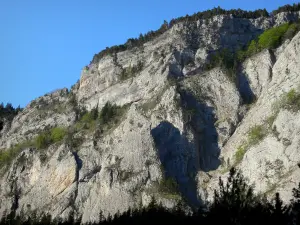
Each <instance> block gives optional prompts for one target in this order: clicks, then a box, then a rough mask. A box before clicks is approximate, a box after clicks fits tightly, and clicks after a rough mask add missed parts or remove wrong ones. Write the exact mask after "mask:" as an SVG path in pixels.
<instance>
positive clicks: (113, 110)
mask: <svg viewBox="0 0 300 225" xmlns="http://www.w3.org/2000/svg"><path fill="white" fill-rule="evenodd" d="M123 112H124V108H123V107H119V106H117V105H116V104H111V103H110V102H106V104H105V105H104V107H103V108H102V109H101V112H100V114H99V120H100V123H101V124H102V125H107V124H109V123H116V122H117V121H118V117H120V116H121V115H122V114H123Z"/></svg>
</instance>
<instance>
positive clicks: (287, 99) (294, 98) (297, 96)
mask: <svg viewBox="0 0 300 225" xmlns="http://www.w3.org/2000/svg"><path fill="white" fill-rule="evenodd" d="M281 108H283V109H287V110H292V111H295V112H296V111H298V110H300V93H299V92H298V91H296V90H295V89H291V90H290V91H289V92H287V93H285V94H283V95H282V96H281V97H280V99H279V100H278V101H277V102H275V103H274V104H273V110H274V111H275V116H276V115H277V114H278V112H279V110H280V109H281Z"/></svg>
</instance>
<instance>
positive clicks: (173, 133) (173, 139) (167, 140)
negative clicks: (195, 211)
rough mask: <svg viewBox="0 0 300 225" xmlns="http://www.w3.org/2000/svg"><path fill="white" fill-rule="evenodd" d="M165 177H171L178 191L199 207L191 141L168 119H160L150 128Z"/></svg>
mask: <svg viewBox="0 0 300 225" xmlns="http://www.w3.org/2000/svg"><path fill="white" fill-rule="evenodd" d="M151 135H152V137H153V139H154V143H155V146H156V148H157V151H158V156H159V159H160V161H161V164H162V166H163V169H164V176H165V178H173V179H174V180H176V182H177V183H178V185H179V191H180V192H181V194H182V196H184V197H185V198H186V199H187V201H188V202H189V203H190V204H191V205H192V206H194V207H199V205H200V201H199V199H198V197H197V184H196V181H195V176H196V171H197V168H196V162H195V158H194V157H193V143H191V142H189V141H188V140H187V138H186V137H185V136H184V135H182V134H180V131H179V129H178V128H176V127H174V126H173V124H171V123H170V122H168V121H162V122H161V123H160V124H159V125H158V126H157V127H155V128H153V129H152V130H151Z"/></svg>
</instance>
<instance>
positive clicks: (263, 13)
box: [92, 4, 299, 63]
mask: <svg viewBox="0 0 300 225" xmlns="http://www.w3.org/2000/svg"><path fill="white" fill-rule="evenodd" d="M296 9H297V10H299V4H298V5H297V4H296V5H295V4H294V5H293V6H291V5H287V6H284V7H281V8H279V9H278V10H274V11H273V13H272V14H277V13H279V12H283V11H284V12H288V11H297V10H296ZM216 15H232V16H233V17H235V18H248V19H250V18H252V19H255V18H259V17H269V13H268V11H267V10H266V9H258V10H255V11H244V10H241V9H232V10H225V9H222V8H220V7H215V8H213V9H211V10H206V11H203V12H197V13H194V14H193V15H186V16H182V17H179V18H177V19H172V20H171V21H170V22H169V23H168V22H167V21H164V22H163V24H162V25H161V27H160V28H159V29H158V30H156V31H149V32H147V33H146V34H140V35H139V37H138V38H129V39H128V40H127V42H126V43H125V44H122V45H115V46H112V47H110V48H109V47H107V48H106V49H104V50H102V51H101V52H99V53H98V54H95V55H94V57H93V60H92V63H97V62H98V61H99V60H100V59H101V58H102V57H104V56H107V55H114V54H116V53H118V52H121V51H125V50H130V49H132V48H134V47H141V46H143V44H144V43H146V42H148V41H151V40H153V39H154V38H156V37H158V36H159V35H161V34H162V33H164V32H165V31H167V30H169V29H171V28H172V27H173V26H174V25H175V24H178V23H187V22H195V21H198V20H205V21H208V19H210V18H212V17H213V16H216Z"/></svg>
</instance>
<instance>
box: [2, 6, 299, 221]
mask: <svg viewBox="0 0 300 225" xmlns="http://www.w3.org/2000/svg"><path fill="white" fill-rule="evenodd" d="M299 15H300V14H299V12H294V13H279V14H276V15H275V16H270V17H266V18H263V17H262V18H257V19H244V18H234V17H233V16H230V15H219V16H214V17H212V18H211V19H209V20H198V21H195V22H188V23H186V22H180V23H177V24H175V25H174V26H173V27H172V28H170V29H168V30H167V31H166V32H164V33H163V34H161V35H160V36H158V37H156V38H155V39H154V40H152V41H149V42H146V43H145V44H143V46H142V47H136V48H132V49H130V50H126V51H121V52H118V53H116V54H113V55H106V56H104V57H102V58H100V59H99V60H97V61H94V62H93V63H91V65H90V66H89V67H85V68H84V69H83V70H82V72H81V77H80V81H79V82H78V83H76V84H75V85H74V86H73V87H72V88H71V90H68V89H61V90H57V91H55V92H53V93H49V94H46V95H45V96H42V97H40V98H38V99H36V100H34V101H32V102H31V103H30V104H28V105H27V106H26V108H25V109H24V110H23V111H22V112H20V113H19V114H18V115H16V116H15V117H14V119H13V120H12V121H11V122H7V123H5V124H4V126H3V129H1V131H0V149H3V150H2V151H3V152H4V151H5V150H4V149H11V150H15V151H16V152H17V154H15V157H14V158H13V159H12V160H11V162H10V163H7V164H5V165H3V166H2V167H1V169H0V173H1V176H0V217H1V216H4V215H6V214H8V213H9V212H11V211H15V212H16V213H20V214H23V215H28V214H30V213H32V212H36V213H37V214H40V213H50V214H51V215H52V216H53V217H54V218H55V217H60V218H63V219H65V218H67V217H68V216H69V215H70V214H71V215H74V216H75V217H82V222H87V221H97V220H98V219H99V212H100V211H103V213H104V215H108V213H111V214H114V213H116V212H117V211H118V210H119V211H124V210H127V209H128V207H139V206H140V205H147V204H148V203H149V201H150V199H151V196H155V198H156V199H157V200H158V201H160V202H162V204H163V205H164V206H166V207H173V206H174V205H175V204H176V203H177V202H178V201H184V202H186V203H187V204H188V205H189V206H190V207H192V208H194V207H198V206H200V205H201V204H204V203H205V202H206V201H209V200H210V198H211V194H212V191H213V189H214V188H216V186H217V181H218V177H219V176H226V175H227V171H228V168H230V166H236V167H238V168H240V169H241V170H242V171H243V173H244V174H245V175H246V177H248V179H249V181H250V183H253V184H255V190H256V191H258V192H263V193H272V192H274V191H279V192H280V193H281V194H282V197H283V198H284V200H285V201H288V200H289V198H290V197H291V196H290V194H291V189H292V188H293V187H295V186H296V183H297V182H299V181H300V173H299V171H297V170H296V166H297V163H299V162H300V146H299V145H300V135H299V132H300V122H299V121H300V120H299V119H300V112H299V111H297V110H291V109H289V108H288V107H284V104H283V103H282V104H278V102H280V101H282V98H283V97H282V96H284V95H285V93H288V92H290V91H291V90H293V89H295V90H298V86H299V84H300V74H299V71H300V33H298V34H296V35H295V36H294V37H293V38H292V39H291V40H287V41H286V42H284V43H283V44H282V45H281V46H280V47H278V48H277V49H269V50H263V51H261V52H260V53H257V54H255V55H253V56H251V57H250V58H248V59H246V60H245V61H244V62H243V63H241V65H239V66H238V70H237V71H236V78H237V82H235V81H233V80H232V79H231V77H230V76H228V71H226V70H225V69H223V68H222V67H215V68H212V69H207V65H208V64H210V62H211V56H212V55H213V54H214V53H215V52H218V51H219V50H221V49H228V50H229V51H236V50H237V49H238V48H239V47H240V46H245V45H247V43H248V42H249V41H251V40H252V39H254V38H256V37H257V36H258V35H259V34H261V33H262V32H263V31H264V30H265V29H268V28H271V27H274V26H278V25H280V24H283V23H286V22H290V21H295V20H296V19H297V18H298V17H299ZM296 92H297V91H296ZM107 102H110V103H112V104H116V107H117V109H118V111H117V112H118V113H117V116H118V118H117V119H115V121H114V122H111V123H106V124H104V122H103V123H101V122H98V120H97V121H93V120H91V119H90V118H87V116H86V118H85V117H84V112H85V111H84V108H85V109H86V110H87V111H93V110H94V111H95V110H96V109H97V110H98V111H101V109H103V107H104V105H105V104H106V103H107ZM249 103H251V104H249ZM274 105H275V106H276V105H280V106H282V107H277V108H276V107H274ZM275 108H276V109H275ZM85 113H86V112H85ZM86 115H87V113H86ZM53 127H64V128H65V129H66V130H67V132H68V134H67V135H66V136H65V138H64V139H63V140H60V141H57V142H55V143H54V142H53V143H48V144H47V145H45V146H44V147H43V146H42V147H41V148H40V149H37V148H36V147H33V146H34V145H33V144H32V142H31V140H35V138H36V137H37V136H38V135H40V134H41V132H44V131H45V130H49V129H51V128H53ZM253 129H258V131H257V132H263V135H260V139H259V140H258V141H256V142H254V141H252V142H251V140H250V141H249V132H250V133H251V132H253ZM45 135H46V134H45ZM54 138H55V137H54ZM250 138H251V137H250ZM20 143H23V145H19V146H18V148H17V147H15V145H16V144H20ZM24 143H26V144H24ZM20 146H21V147H20ZM16 149H17V150H18V151H17V150H16ZM237 152H238V153H237ZM239 155H240V157H239ZM166 178H172V180H173V181H174V180H175V181H176V182H177V183H178V193H174V192H170V190H165V189H164V187H162V183H163V180H164V179H166Z"/></svg>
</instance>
